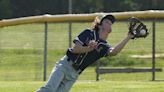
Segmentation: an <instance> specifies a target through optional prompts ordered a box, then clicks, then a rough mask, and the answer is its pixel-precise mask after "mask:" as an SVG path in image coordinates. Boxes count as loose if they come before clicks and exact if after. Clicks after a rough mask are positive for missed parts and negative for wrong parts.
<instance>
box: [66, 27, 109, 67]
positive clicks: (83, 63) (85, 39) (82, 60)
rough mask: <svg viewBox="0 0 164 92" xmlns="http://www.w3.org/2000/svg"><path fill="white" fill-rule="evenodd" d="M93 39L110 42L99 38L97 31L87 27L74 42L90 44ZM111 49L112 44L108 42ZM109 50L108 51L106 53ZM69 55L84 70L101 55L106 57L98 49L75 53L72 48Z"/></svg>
mask: <svg viewBox="0 0 164 92" xmlns="http://www.w3.org/2000/svg"><path fill="white" fill-rule="evenodd" d="M91 40H95V41H97V42H102V43H104V44H108V43H107V42H106V41H104V40H101V39H100V38H99V34H98V32H97V31H94V30H91V29H86V30H84V31H83V32H81V33H80V34H79V35H78V36H77V37H76V38H75V39H74V41H73V42H74V43H76V42H77V41H78V42H79V43H80V44H81V45H82V46H88V43H89V41H91ZM111 49H112V46H110V45H109V44H108V51H109V50H111ZM108 51H107V52H106V55H107V53H108ZM67 56H68V58H69V59H70V60H71V61H73V62H74V63H75V64H76V65H78V66H79V67H78V68H79V69H80V70H84V69H85V68H86V67H87V66H89V65H91V64H92V63H94V62H95V61H97V60H98V59H100V58H101V57H104V56H102V55H101V54H100V53H99V52H98V51H97V50H96V49H94V50H92V51H90V52H87V53H81V54H75V53H72V48H69V49H68V51H67Z"/></svg>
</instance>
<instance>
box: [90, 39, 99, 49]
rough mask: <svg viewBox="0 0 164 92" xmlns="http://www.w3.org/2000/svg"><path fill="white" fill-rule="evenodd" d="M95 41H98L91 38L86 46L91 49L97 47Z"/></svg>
mask: <svg viewBox="0 0 164 92" xmlns="http://www.w3.org/2000/svg"><path fill="white" fill-rule="evenodd" d="M97 43H98V42H96V41H95V40H91V41H89V44H88V46H89V47H90V48H92V49H95V48H96V47H97Z"/></svg>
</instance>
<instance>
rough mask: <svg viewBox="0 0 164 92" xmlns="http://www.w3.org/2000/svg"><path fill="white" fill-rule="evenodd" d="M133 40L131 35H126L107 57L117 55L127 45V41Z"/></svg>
mask: <svg viewBox="0 0 164 92" xmlns="http://www.w3.org/2000/svg"><path fill="white" fill-rule="evenodd" d="M131 38H133V35H132V34H130V33H128V35H127V37H126V38H124V39H123V40H122V41H121V42H120V43H118V44H117V45H116V46H115V47H114V48H113V49H112V50H111V51H110V52H109V55H110V56H115V55H117V54H118V53H119V52H120V51H121V50H122V49H123V48H124V47H125V45H126V44H127V43H128V41H129V40H130V39H131Z"/></svg>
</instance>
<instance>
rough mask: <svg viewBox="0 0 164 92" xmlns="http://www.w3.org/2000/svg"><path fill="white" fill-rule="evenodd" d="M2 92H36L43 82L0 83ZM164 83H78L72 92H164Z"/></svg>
mask: <svg viewBox="0 0 164 92" xmlns="http://www.w3.org/2000/svg"><path fill="white" fill-rule="evenodd" d="M0 83H1V86H0V91H1V92H22V91H23V92H34V91H36V90H37V88H39V87H40V86H42V85H44V83H43V82H34V81H33V82H29V81H28V82H27V81H26V82H25V81H13V82H0ZM163 85H164V82H150V81H123V82H122V81H100V82H95V81H77V82H76V83H75V85H74V86H73V88H72V89H71V91H70V92H163V91H164V87H163Z"/></svg>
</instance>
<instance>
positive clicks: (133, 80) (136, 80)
mask: <svg viewBox="0 0 164 92" xmlns="http://www.w3.org/2000/svg"><path fill="white" fill-rule="evenodd" d="M146 24H147V25H148V29H149V30H150V34H149V36H148V37H147V38H146V39H137V40H131V41H130V42H129V43H128V44H127V46H126V47H125V48H124V50H123V51H122V53H120V54H119V55H118V56H116V57H112V58H110V59H106V58H103V59H101V61H102V62H101V63H102V65H103V66H104V65H105V66H107V67H151V66H152V64H151V59H134V58H130V57H129V56H130V55H147V54H151V52H152V51H151V49H152V45H151V44H152V38H151V35H152V32H151V29H152V27H151V25H152V24H151V22H146ZM88 27H90V23H74V24H73V26H72V38H75V37H76V36H77V35H78V34H79V33H80V32H81V31H82V30H83V29H84V28H88ZM156 29H157V32H156V38H157V39H156V52H157V53H164V43H163V39H164V33H163V29H164V26H163V23H162V22H158V23H157V24H156ZM67 30H68V24H66V23H61V24H60V23H59V24H53V23H50V24H49V27H48V56H47V59H48V62H47V64H48V67H47V78H48V77H49V74H50V72H51V70H52V68H53V66H54V64H55V62H56V61H58V60H59V59H60V58H61V57H62V56H63V55H64V54H65V52H66V49H67V48H68V31H67ZM127 30H128V29H127V23H126V22H118V23H116V24H114V25H113V32H112V33H111V34H110V37H109V38H108V42H110V44H111V45H112V46H115V45H116V44H117V43H118V42H119V41H121V39H122V38H124V37H125V36H126V34H127ZM43 47H44V25H43V24H28V25H19V26H12V27H5V28H0V84H1V85H0V92H22V90H23V92H33V91H35V90H36V89H38V88H39V87H41V86H42V85H43V84H44V82H41V81H42V79H43ZM156 67H159V68H163V69H164V58H163V57H162V58H158V59H156ZM151 75H152V74H151V73H122V74H119V73H116V74H104V75H100V81H99V82H95V77H96V74H95V67H94V66H91V67H89V68H88V69H86V70H85V71H84V72H83V74H82V75H80V77H79V79H78V82H77V83H76V84H75V85H74V86H73V89H72V90H71V92H100V91H101V92H163V91H164V87H163V86H162V85H163V84H164V82H161V81H155V82H152V81H151V79H152V78H151ZM156 79H157V80H164V72H158V73H156Z"/></svg>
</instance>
